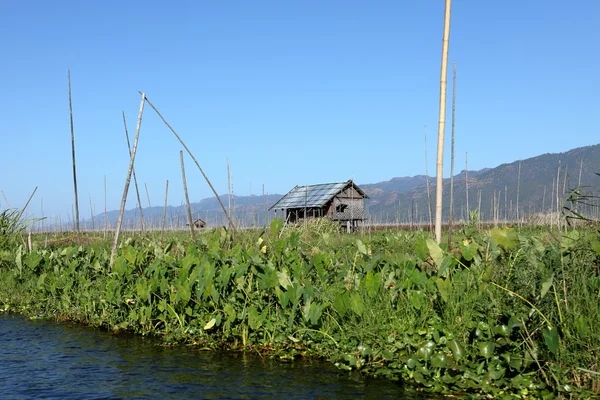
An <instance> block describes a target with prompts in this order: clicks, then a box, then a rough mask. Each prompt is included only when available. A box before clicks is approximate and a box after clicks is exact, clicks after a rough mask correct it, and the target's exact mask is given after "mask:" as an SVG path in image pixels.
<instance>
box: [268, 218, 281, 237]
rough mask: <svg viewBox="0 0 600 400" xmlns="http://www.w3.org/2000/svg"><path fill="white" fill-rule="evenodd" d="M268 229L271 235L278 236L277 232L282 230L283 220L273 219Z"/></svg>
mask: <svg viewBox="0 0 600 400" xmlns="http://www.w3.org/2000/svg"><path fill="white" fill-rule="evenodd" d="M270 227H271V234H272V235H279V232H281V229H282V228H283V219H281V218H274V219H273V220H271V225H270Z"/></svg>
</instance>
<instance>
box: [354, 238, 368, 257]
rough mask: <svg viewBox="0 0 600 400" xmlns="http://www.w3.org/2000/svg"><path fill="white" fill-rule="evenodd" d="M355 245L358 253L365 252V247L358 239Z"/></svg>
mask: <svg viewBox="0 0 600 400" xmlns="http://www.w3.org/2000/svg"><path fill="white" fill-rule="evenodd" d="M356 247H357V248H358V252H359V253H360V254H367V247H366V246H365V245H364V243H363V242H362V241H361V240H360V239H356Z"/></svg>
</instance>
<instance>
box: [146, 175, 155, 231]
mask: <svg viewBox="0 0 600 400" xmlns="http://www.w3.org/2000/svg"><path fill="white" fill-rule="evenodd" d="M144 187H145V188H146V197H147V198H148V207H149V208H150V230H152V228H153V225H154V223H153V222H154V221H153V218H152V204H151V203H150V194H149V193H148V185H146V182H144Z"/></svg>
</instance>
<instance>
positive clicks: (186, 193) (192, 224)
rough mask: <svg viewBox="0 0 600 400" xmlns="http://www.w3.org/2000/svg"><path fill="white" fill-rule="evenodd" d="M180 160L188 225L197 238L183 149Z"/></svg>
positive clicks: (193, 235) (194, 237)
mask: <svg viewBox="0 0 600 400" xmlns="http://www.w3.org/2000/svg"><path fill="white" fill-rule="evenodd" d="M179 160H180V161H181V180H182V181H183V193H184V194H185V211H186V213H187V219H188V225H189V226H190V234H191V235H192V240H195V239H196V234H195V233H194V221H192V210H191V209H190V198H189V196H188V190H187V182H186V181H185V166H184V165H183V150H180V151H179Z"/></svg>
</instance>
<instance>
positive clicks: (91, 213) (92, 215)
mask: <svg viewBox="0 0 600 400" xmlns="http://www.w3.org/2000/svg"><path fill="white" fill-rule="evenodd" d="M88 195H89V196H90V215H91V217H92V231H93V230H94V228H95V227H96V224H95V223H94V209H93V208H92V194H91V193H88Z"/></svg>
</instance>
